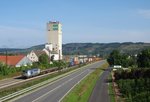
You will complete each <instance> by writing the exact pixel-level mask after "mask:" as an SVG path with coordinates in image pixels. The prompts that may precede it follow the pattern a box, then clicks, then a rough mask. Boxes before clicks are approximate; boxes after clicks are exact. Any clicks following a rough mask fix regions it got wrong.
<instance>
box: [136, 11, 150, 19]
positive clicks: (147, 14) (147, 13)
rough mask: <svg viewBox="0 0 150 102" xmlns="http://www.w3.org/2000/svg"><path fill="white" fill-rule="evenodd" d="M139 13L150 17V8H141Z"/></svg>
mask: <svg viewBox="0 0 150 102" xmlns="http://www.w3.org/2000/svg"><path fill="white" fill-rule="evenodd" d="M138 14H140V15H142V16H143V17H145V18H148V19H150V9H139V10H138Z"/></svg>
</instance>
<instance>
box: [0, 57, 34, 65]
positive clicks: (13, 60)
mask: <svg viewBox="0 0 150 102" xmlns="http://www.w3.org/2000/svg"><path fill="white" fill-rule="evenodd" d="M0 62H1V63H4V64H7V65H9V66H14V67H21V66H27V65H32V62H31V61H30V60H29V59H28V58H27V57H26V56H24V55H15V56H0Z"/></svg>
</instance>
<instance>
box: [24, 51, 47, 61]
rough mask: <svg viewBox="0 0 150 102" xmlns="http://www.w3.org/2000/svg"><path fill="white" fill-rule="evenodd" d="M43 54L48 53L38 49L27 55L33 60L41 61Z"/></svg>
mask: <svg viewBox="0 0 150 102" xmlns="http://www.w3.org/2000/svg"><path fill="white" fill-rule="evenodd" d="M42 54H46V53H45V51H42V50H37V51H34V50H32V51H31V52H30V53H29V54H28V55H27V57H28V58H29V59H30V60H31V61H32V62H38V61H39V56H41V55H42Z"/></svg>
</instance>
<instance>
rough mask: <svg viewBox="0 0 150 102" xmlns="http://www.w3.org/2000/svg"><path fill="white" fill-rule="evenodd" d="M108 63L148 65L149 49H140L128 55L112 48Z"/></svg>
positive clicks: (131, 65)
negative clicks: (138, 51) (135, 53)
mask: <svg viewBox="0 0 150 102" xmlns="http://www.w3.org/2000/svg"><path fill="white" fill-rule="evenodd" d="M107 61H108V63H109V64H110V65H121V66H123V67H126V68H127V67H139V68H149V67H150V49H146V50H143V51H141V52H140V53H139V54H137V55H129V54H125V53H123V54H122V53H120V52H119V51H118V50H113V51H112V52H111V53H110V55H109V57H108V59H107Z"/></svg>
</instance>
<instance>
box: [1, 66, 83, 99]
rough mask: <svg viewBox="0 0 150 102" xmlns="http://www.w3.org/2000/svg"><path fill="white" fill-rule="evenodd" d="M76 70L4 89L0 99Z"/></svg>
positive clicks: (61, 72)
mask: <svg viewBox="0 0 150 102" xmlns="http://www.w3.org/2000/svg"><path fill="white" fill-rule="evenodd" d="M81 66H84V65H81ZM81 66H80V67H81ZM76 68H77V67H76ZM76 68H71V69H68V70H65V71H59V72H57V73H53V74H50V75H48V76H46V77H44V78H41V79H36V80H33V81H30V82H26V83H23V84H21V85H20V86H17V87H13V88H8V89H5V90H0V98H1V97H4V96H6V95H9V94H12V93H14V92H17V91H19V90H22V89H25V88H27V87H30V86H33V85H35V84H38V83H41V82H43V81H46V80H48V79H51V78H54V77H56V76H59V75H62V74H64V73H67V72H70V71H72V70H75V69H76Z"/></svg>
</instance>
